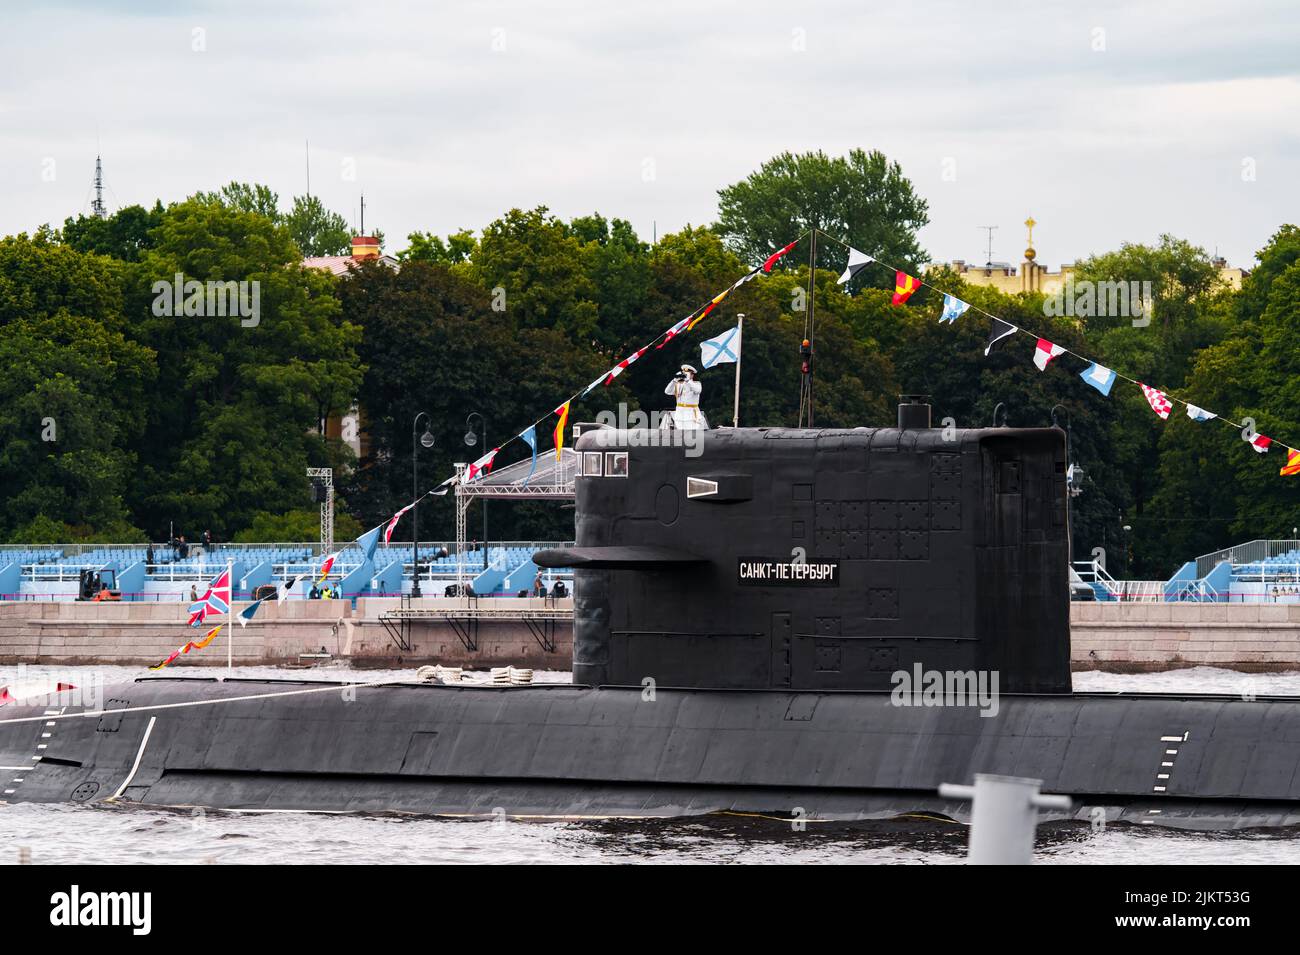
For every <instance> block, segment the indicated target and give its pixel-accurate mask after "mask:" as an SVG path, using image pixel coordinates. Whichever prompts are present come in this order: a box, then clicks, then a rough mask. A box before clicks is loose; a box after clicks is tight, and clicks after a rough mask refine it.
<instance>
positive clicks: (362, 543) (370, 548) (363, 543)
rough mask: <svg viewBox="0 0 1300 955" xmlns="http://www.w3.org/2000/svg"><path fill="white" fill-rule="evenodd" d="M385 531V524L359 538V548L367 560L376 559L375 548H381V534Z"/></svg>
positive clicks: (376, 526)
mask: <svg viewBox="0 0 1300 955" xmlns="http://www.w3.org/2000/svg"><path fill="white" fill-rule="evenodd" d="M383 529H384V525H383V524H376V525H375V526H374V527H372V528H371V529H370V530H368V531H366V532H365V533H364V534H362V535H361V536H360V537H358V538H357V546H358V547H360V548H361V553H363V554H365V555H366V560H374V559H375V548H376V547H378V546H379V532H380V531H382V530H383Z"/></svg>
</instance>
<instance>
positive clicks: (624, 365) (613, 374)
mask: <svg viewBox="0 0 1300 955" xmlns="http://www.w3.org/2000/svg"><path fill="white" fill-rule="evenodd" d="M649 347H650V346H649V345H646V346H645V348H638V349H637V350H636V351H634V352H633V353H632V354H630V355H628V356H627V357H626V358H624V359H623V360H622V361H621V362H619V363H618V364H617V365H615V366H614V367H613V368H611V369H610V370H609V374H607V375H606V376H605V385H606V387H608V386H609V384H610V383H611V382H613V380H614V379H615V378H617V377H618V376H619V375H621V374H623V372H625V371H627V369H628V366H629V365H631V364H632V362H634V361H636V360H637V359H638V358H640V357H641V356H642V355H644V354H645V350H646V348H649Z"/></svg>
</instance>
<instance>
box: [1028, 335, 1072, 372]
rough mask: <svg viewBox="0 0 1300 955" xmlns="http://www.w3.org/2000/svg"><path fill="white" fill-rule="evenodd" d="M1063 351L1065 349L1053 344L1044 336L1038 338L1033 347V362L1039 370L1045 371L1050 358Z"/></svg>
mask: <svg viewBox="0 0 1300 955" xmlns="http://www.w3.org/2000/svg"><path fill="white" fill-rule="evenodd" d="M1064 351H1065V349H1064V348H1063V347H1061V346H1060V345H1054V344H1052V343H1051V342H1049V341H1048V340H1047V339H1046V338H1040V339H1038V345H1037V346H1036V347H1035V348H1034V364H1035V365H1037V366H1038V370H1039V371H1047V366H1048V364H1049V363H1050V362H1051V360H1052V359H1053V358H1055V357H1056V356H1057V355H1059V354H1061V353H1062V352H1064Z"/></svg>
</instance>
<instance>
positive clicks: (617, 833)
mask: <svg viewBox="0 0 1300 955" xmlns="http://www.w3.org/2000/svg"><path fill="white" fill-rule="evenodd" d="M140 672H141V671H139V670H135V669H130V668H123V667H65V668H61V669H58V670H46V669H40V670H38V669H33V668H27V669H25V670H24V671H23V672H22V673H21V674H20V673H19V672H18V671H16V670H15V668H12V667H8V668H5V667H0V685H4V684H6V683H9V682H11V681H14V680H15V678H17V677H20V676H21V677H22V678H24V679H33V678H34V677H39V676H49V675H53V676H56V677H57V678H58V679H62V680H64V681H66V682H71V683H74V684H79V685H83V686H84V685H87V684H88V682H89V681H91V680H95V679H98V680H103V681H105V682H108V683H111V682H115V681H116V680H119V679H123V678H126V679H130V678H133V677H135V676H138V675H139V674H140ZM220 672H222V671H219V670H215V669H213V668H206V667H205V668H200V667H185V668H177V669H176V670H174V671H172V672H171V674H170V675H185V676H196V677H205V676H215V675H218V673H220ZM235 674H236V675H237V676H245V677H274V678H278V679H284V678H286V677H288V678H294V679H299V678H301V679H330V680H334V679H345V678H356V679H359V680H365V681H371V680H379V679H385V678H387V677H388V676H390V675H391V676H392V677H393V678H394V679H410V678H411V671H409V670H405V671H376V670H362V671H352V670H346V669H334V668H330V669H319V670H308V671H285V670H278V669H274V668H270V667H237V668H236V670H235ZM535 678H536V679H537V680H538V681H547V682H562V681H565V680H567V679H568V674H565V673H541V672H539V673H537V674H535ZM1075 688H1076V689H1078V690H1087V691H1099V692H1107V691H1124V692H1149V693H1164V692H1184V693H1186V692H1191V693H1232V694H1243V693H1251V694H1255V695H1295V696H1300V674H1258V675H1250V676H1246V675H1243V674H1240V673H1235V672H1231V671H1227V670H1216V669H1211V668H1208V667H1198V668H1195V669H1188V670H1176V671H1170V672H1166V673H1151V674H1113V673H1100V672H1087V673H1076V674H1075ZM965 846H966V829H965V827H964V826H961V825H958V824H955V823H944V822H937V821H922V820H902V821H890V822H871V823H852V824H847V823H816V822H810V823H808V825H807V827H806V829H805V830H804V831H794V830H793V829H792V826H791V824H790V823H789V822H785V821H779V820H775V819H764V818H753V817H741V816H713V817H708V818H704V819H690V820H654V821H644V820H640V821H635V822H628V821H610V822H596V823H581V824H578V823H536V822H509V821H483V822H472V821H452V820H443V819H430V818H410V817H397V816H357V815H327V814H281V813H266V814H247V813H223V812H212V811H209V812H201V811H199V812H195V813H191V812H188V811H185V812H172V811H158V810H151V809H138V808H131V807H125V806H122V807H118V806H102V805H90V806H86V805H75V806H74V805H53V806H51V805H30V804H23V803H19V804H15V805H10V806H0V862H5V863H12V862H15V861H17V860H18V858H19V854H20V852H21V853H22V855H23V857H24V858H28V857H29V858H30V860H31V861H32V862H33V863H37V864H41V863H85V864H118V863H189V864H192V863H214V864H215V863H248V864H257V863H263V864H264V863H309V864H365V863H557V862H559V863H630V862H637V863H674V862H675V863H762V862H781V863H903V864H908V863H910V864H916V863H930V864H956V863H961V862H962V861H964V855H965ZM1036 858H1037V861H1038V862H1039V863H1045V864H1054V863H1055V864H1071V863H1110V864H1124V863H1134V864H1136V863H1141V864H1146V865H1162V864H1164V865H1177V864H1191V863H1213V864H1234V863H1235V864H1250V863H1254V864H1265V863H1272V864H1300V829H1272V830H1255V831H1250V832H1237V833H1187V832H1179V831H1175V830H1165V829H1158V828H1152V827H1137V826H1126V825H1110V826H1107V827H1105V828H1104V829H1101V830H1098V831H1094V830H1093V829H1092V828H1091V827H1090V826H1088V825H1087V824H1085V823H1067V824H1051V825H1044V826H1040V827H1039V832H1038V846H1037V853H1036Z"/></svg>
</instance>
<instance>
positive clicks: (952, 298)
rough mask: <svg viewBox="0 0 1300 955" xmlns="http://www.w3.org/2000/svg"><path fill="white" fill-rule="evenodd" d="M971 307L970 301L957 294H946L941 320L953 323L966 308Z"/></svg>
mask: <svg viewBox="0 0 1300 955" xmlns="http://www.w3.org/2000/svg"><path fill="white" fill-rule="evenodd" d="M968 308H970V303H969V302H963V301H962V300H961V299H959V298H958V297H957V296H956V295H944V297H943V311H942V312H941V313H940V314H939V321H941V322H947V323H948V324H950V325H951V324H952V323H953V322H955V321H957V319H958V318H960V317H961V315H962V313H963V312H964V311H966V309H968Z"/></svg>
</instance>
